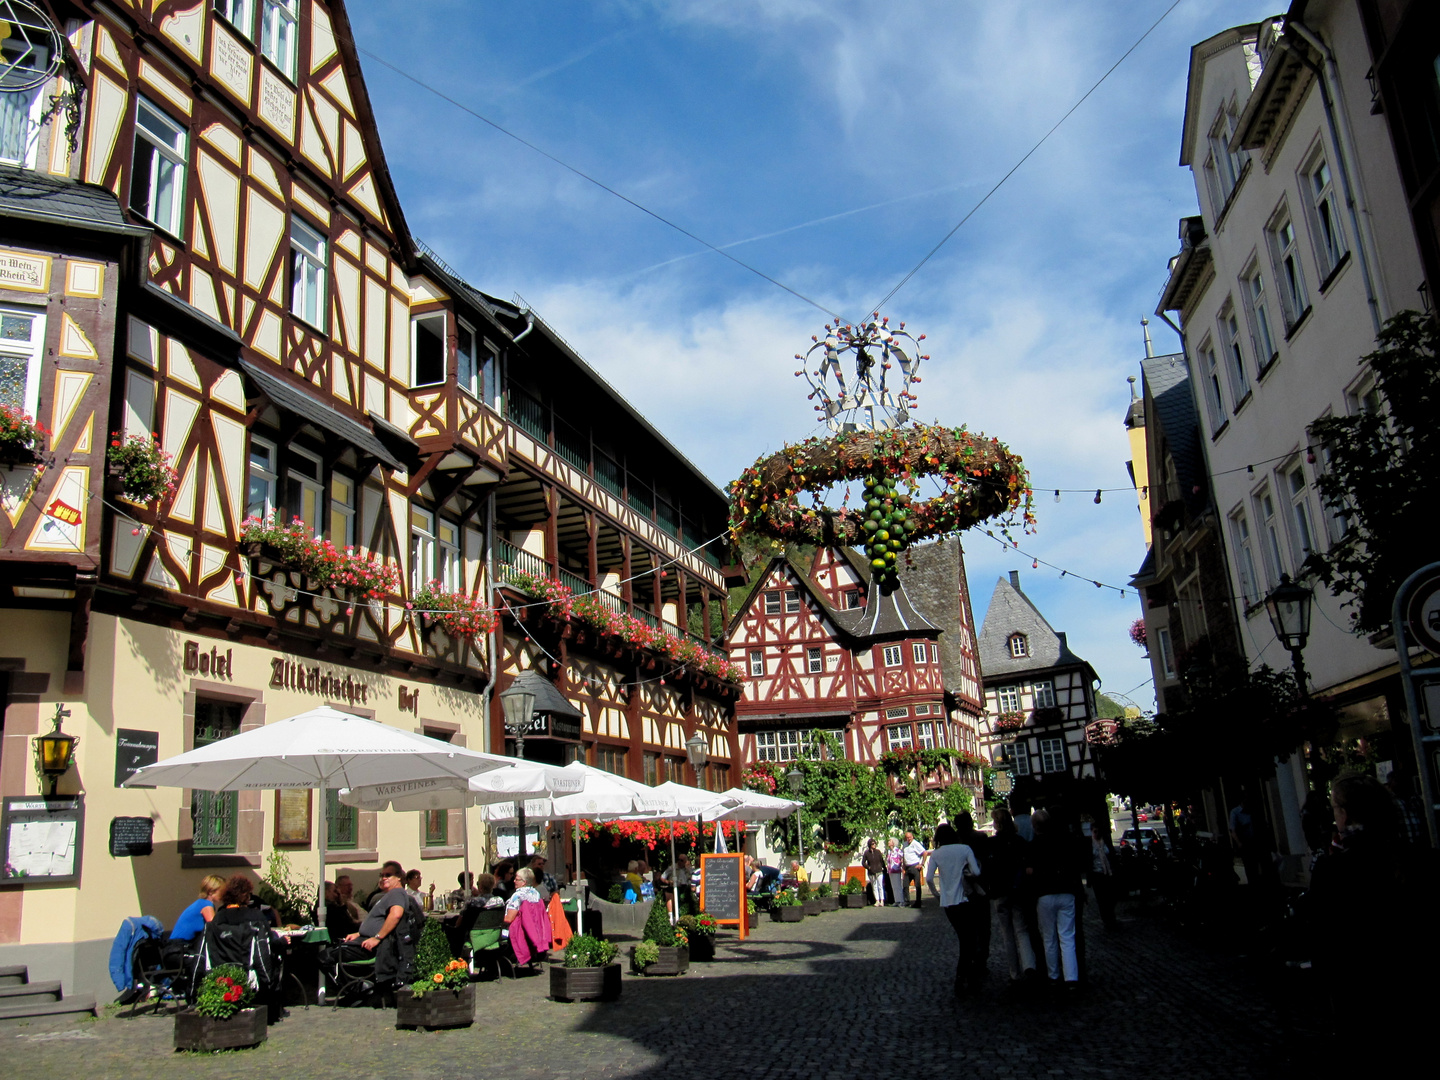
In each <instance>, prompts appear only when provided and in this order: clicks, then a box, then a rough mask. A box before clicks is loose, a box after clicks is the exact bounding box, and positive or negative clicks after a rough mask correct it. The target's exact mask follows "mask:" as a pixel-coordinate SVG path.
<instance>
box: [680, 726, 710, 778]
mask: <svg viewBox="0 0 1440 1080" xmlns="http://www.w3.org/2000/svg"><path fill="white" fill-rule="evenodd" d="M685 756H686V757H688V758H689V759H690V767H691V768H692V769H694V770H695V779H696V780H697V781H698V780H700V778H701V776H702V774H701V772H700V770H701V769H703V768H705V763H706V762H707V761H709V760H710V748H709V747H708V746H707V745H706V743H705V736H704V735H701V734H700V732H699V731H698V730H697V731H696V732H695V733H694V734H692V735H691V736H690V737H689V738H688V739H686V740H685ZM700 786H701V787H705V786H706V785H705V784H703V783H702V784H700Z"/></svg>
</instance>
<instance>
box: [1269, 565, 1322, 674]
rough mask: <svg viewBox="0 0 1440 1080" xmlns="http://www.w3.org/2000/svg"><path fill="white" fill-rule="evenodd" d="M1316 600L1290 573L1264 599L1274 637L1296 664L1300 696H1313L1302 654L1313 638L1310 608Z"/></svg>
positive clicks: (1284, 575)
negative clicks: (1287, 650)
mask: <svg viewBox="0 0 1440 1080" xmlns="http://www.w3.org/2000/svg"><path fill="white" fill-rule="evenodd" d="M1314 599H1315V596H1314V594H1313V593H1312V592H1311V591H1310V590H1309V589H1307V588H1305V587H1304V586H1303V585H1297V584H1295V582H1293V581H1291V580H1290V575H1289V574H1281V575H1280V584H1279V585H1277V586H1276V587H1275V589H1274V591H1272V592H1271V593H1270V595H1269V596H1267V597H1265V613H1266V614H1267V615H1269V616H1270V625H1271V627H1272V628H1273V629H1274V630H1275V636H1276V637H1277V638H1279V639H1280V644H1282V645H1284V646H1285V648H1287V649H1289V650H1290V659H1291V661H1292V662H1293V663H1294V665H1295V683H1296V685H1297V686H1298V687H1299V688H1300V696H1301V697H1309V696H1310V692H1309V690H1308V689H1307V688H1306V682H1307V680H1306V677H1305V662H1304V660H1302V659H1301V653H1302V652H1304V650H1305V642H1306V641H1307V640H1308V639H1309V637H1310V606H1311V604H1312V603H1313V602H1314Z"/></svg>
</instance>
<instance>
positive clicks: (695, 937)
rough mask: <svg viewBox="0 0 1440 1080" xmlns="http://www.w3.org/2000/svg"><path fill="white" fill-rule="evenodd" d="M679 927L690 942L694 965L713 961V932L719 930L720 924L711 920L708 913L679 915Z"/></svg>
mask: <svg viewBox="0 0 1440 1080" xmlns="http://www.w3.org/2000/svg"><path fill="white" fill-rule="evenodd" d="M680 926H681V928H682V929H684V931H685V936H686V938H687V939H688V940H689V942H690V945H689V948H690V959H691V960H694V961H695V962H696V963H709V962H710V961H711V960H714V959H715V931H716V930H718V929H719V928H720V924H719V923H717V922H716V921H715V920H714V919H713V918H711V916H710V914H709V912H705V911H702V912H700V914H698V915H681V916H680Z"/></svg>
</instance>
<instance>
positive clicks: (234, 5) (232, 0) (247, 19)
mask: <svg viewBox="0 0 1440 1080" xmlns="http://www.w3.org/2000/svg"><path fill="white" fill-rule="evenodd" d="M214 6H215V14H217V15H219V16H220V17H221V18H222V19H224V20H225V21H226V22H228V23H229V24H230V25H231V26H233V27H234V28H235V29H236V30H239V31H240V33H242V34H244V35H245V38H246V40H248V41H253V40H254V39H255V22H254V17H255V7H254V0H215V3H214Z"/></svg>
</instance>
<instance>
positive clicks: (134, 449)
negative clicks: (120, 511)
mask: <svg viewBox="0 0 1440 1080" xmlns="http://www.w3.org/2000/svg"><path fill="white" fill-rule="evenodd" d="M105 461H106V463H107V464H108V466H109V468H108V472H109V474H110V475H111V476H113V477H115V478H116V480H117V481H118V482H119V485H120V491H121V494H123V495H124V496H125V498H127V499H129V500H130V501H131V502H137V503H152V502H154V501H155V500H157V499H160V498H163V497H165V496H166V495H173V494H174V493H175V487H176V485H177V484H178V483H179V482H180V478H179V476H178V475H177V474H176V472H175V470H174V468H172V467H171V465H170V455H169V454H167V453H166V452H165V451H164V450H162V449H160V436H158V435H126V436H122V435H121V434H120V432H118V431H112V432H111V433H110V446H109V447H108V448H107V449H106V451H105Z"/></svg>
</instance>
